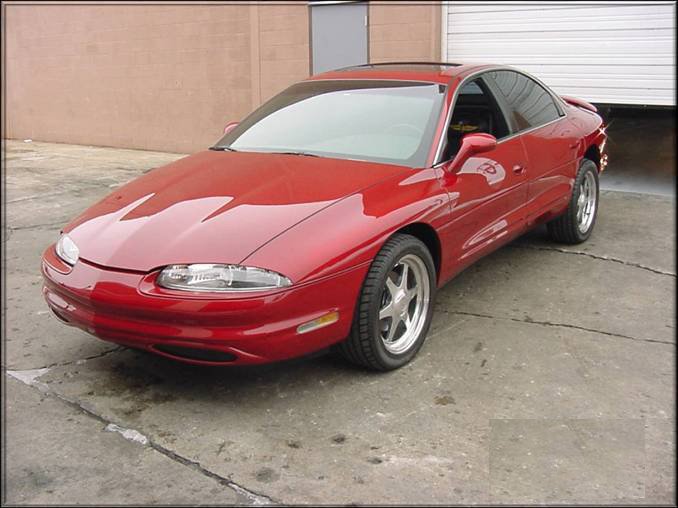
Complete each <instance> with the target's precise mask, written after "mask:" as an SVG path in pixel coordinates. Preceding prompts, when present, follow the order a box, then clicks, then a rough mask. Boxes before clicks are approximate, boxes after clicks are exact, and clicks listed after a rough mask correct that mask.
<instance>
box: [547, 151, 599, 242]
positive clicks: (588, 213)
mask: <svg viewBox="0 0 678 508" xmlns="http://www.w3.org/2000/svg"><path fill="white" fill-rule="evenodd" d="M598 197H599V190H598V168H597V167H596V165H595V163H594V162H593V161H591V160H589V159H584V160H582V163H581V165H580V166H579V172H578V173H577V177H576V178H575V181H574V188H573V189H572V197H571V198H570V204H569V206H568V207H567V211H566V212H565V213H564V214H563V215H561V216H560V217H558V218H557V219H554V220H552V221H551V222H549V223H548V224H547V227H548V231H549V233H550V235H551V237H552V238H553V239H554V240H556V241H558V242H562V243H569V244H576V243H581V242H584V241H586V240H587V239H588V237H589V236H591V231H593V226H594V224H595V222H596V216H597V214H598Z"/></svg>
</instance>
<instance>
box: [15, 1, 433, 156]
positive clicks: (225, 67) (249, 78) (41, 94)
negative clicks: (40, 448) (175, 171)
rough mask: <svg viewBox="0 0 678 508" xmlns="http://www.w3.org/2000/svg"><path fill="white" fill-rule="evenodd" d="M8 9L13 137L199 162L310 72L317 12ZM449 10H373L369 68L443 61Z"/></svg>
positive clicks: (379, 6) (303, 6)
mask: <svg viewBox="0 0 678 508" xmlns="http://www.w3.org/2000/svg"><path fill="white" fill-rule="evenodd" d="M4 10H5V12H4V14H5V15H6V19H5V22H6V37H7V38H6V42H7V48H6V51H7V53H6V56H7V59H6V62H5V63H6V73H7V74H6V87H7V88H6V90H7V95H6V104H5V105H4V106H6V108H5V115H6V126H7V132H6V133H5V136H6V137H8V138H16V139H25V138H31V139H34V140H40V141H55V142H64V143H76V144H88V145H101V146H116V147H125V148H141V149H147V150H163V151H171V152H194V151H197V150H201V149H204V148H205V147H207V146H209V145H210V144H211V143H213V142H214V141H216V140H217V139H219V137H220V135H221V132H222V130H223V126H224V125H225V124H226V122H227V121H230V120H238V119H241V118H242V117H243V116H245V115H246V114H247V113H248V112H249V111H251V110H252V109H253V108H254V107H256V106H257V105H259V104H260V103H261V102H262V101H264V100H266V99H268V98H269V97H270V96H272V95H274V94H275V93H277V92H278V91H280V90H282V89H283V88H285V87H286V86H288V85H289V84H291V83H293V82H295V81H298V80H300V79H303V78H305V77H306V76H308V73H309V70H310V62H309V55H310V48H309V20H308V10H309V8H308V5H307V2H297V3H295V4H292V5H290V4H289V3H288V4H287V5H275V4H271V3H268V4H263V3H262V4H259V5H257V4H251V5H248V4H230V5H228V4H222V5H195V4H194V5H167V4H165V5H161V4H158V5H148V4H147V5H120V4H118V5H115V4H108V5H58V4H52V5H49V4H42V5H35V4H34V5H21V4H4ZM440 10H441V9H440V5H432V4H426V3H422V4H421V5H397V4H396V5H394V4H390V5H389V4H385V3H380V2H379V3H377V2H372V3H370V7H369V21H370V27H369V45H370V60H371V61H372V62H380V61H386V60H438V59H439V55H440Z"/></svg>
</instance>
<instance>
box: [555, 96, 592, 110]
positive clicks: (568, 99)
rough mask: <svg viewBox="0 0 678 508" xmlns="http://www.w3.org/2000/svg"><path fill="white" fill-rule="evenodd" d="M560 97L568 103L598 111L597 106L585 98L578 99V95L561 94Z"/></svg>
mask: <svg viewBox="0 0 678 508" xmlns="http://www.w3.org/2000/svg"><path fill="white" fill-rule="evenodd" d="M560 98H561V99H563V100H564V101H565V102H567V103H568V104H572V105H573V106H577V107H580V108H584V109H588V110H589V111H593V112H594V113H597V112H598V108H597V107H595V106H594V105H593V104H591V103H590V102H586V101H585V100H582V99H577V98H576V97H569V96H567V95H561V96H560Z"/></svg>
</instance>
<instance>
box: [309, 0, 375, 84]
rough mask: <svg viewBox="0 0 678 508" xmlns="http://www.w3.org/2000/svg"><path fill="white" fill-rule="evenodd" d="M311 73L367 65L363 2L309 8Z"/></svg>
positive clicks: (365, 22) (365, 8) (365, 5)
mask: <svg viewBox="0 0 678 508" xmlns="http://www.w3.org/2000/svg"><path fill="white" fill-rule="evenodd" d="M311 48H312V51H313V54H312V62H311V68H312V72H313V74H317V73H319V72H324V71H328V70H331V69H337V68H339V67H347V66H349V65H358V64H364V63H367V3H364V2H343V3H336V4H329V5H328V4H320V5H311Z"/></svg>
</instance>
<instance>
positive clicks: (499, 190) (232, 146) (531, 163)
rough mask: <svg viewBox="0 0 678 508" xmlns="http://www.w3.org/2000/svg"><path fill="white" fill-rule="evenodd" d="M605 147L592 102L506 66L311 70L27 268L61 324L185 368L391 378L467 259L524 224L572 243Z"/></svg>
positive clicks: (119, 197)
mask: <svg viewBox="0 0 678 508" xmlns="http://www.w3.org/2000/svg"><path fill="white" fill-rule="evenodd" d="M605 141H606V135H605V128H604V123H603V121H602V119H601V117H600V116H599V115H598V114H597V113H596V108H595V107H594V106H592V105H591V104H588V103H587V102H585V101H582V100H579V99H574V98H570V97H561V96H558V95H557V94H555V93H554V92H553V91H552V90H550V89H549V88H548V87H546V86H545V85H544V84H543V83H541V82H540V81H538V80H537V79H535V78H533V77H532V76H530V75H528V74H526V73H524V72H521V71H519V70H516V69H513V68H509V67H504V66H495V65H477V64H473V65H471V64H464V65H457V64H438V63H435V64H430V63H389V64H370V65H363V66H356V67H351V68H346V69H340V70H337V71H331V72H327V73H324V74H320V75H317V76H313V77H311V78H309V79H307V80H305V81H302V82H300V83H297V84H295V85H293V86H291V87H289V88H287V89H286V90H285V91H283V92H282V93H280V94H279V95H277V96H275V97H273V98H272V99H271V100H269V101H268V102H266V103H265V104H263V105H262V106H261V107H260V108H258V109H257V110H255V111H254V112H253V113H251V114H250V115H249V116H248V117H247V118H245V119H244V120H243V121H242V122H240V123H238V124H229V125H228V126H227V129H226V133H225V135H224V137H223V138H222V139H221V140H220V141H219V142H218V143H217V144H216V145H214V146H213V147H212V148H211V149H209V150H206V151H203V152H200V153H197V154H195V155H191V156H189V157H186V158H183V159H180V160H178V161H176V162H173V163H171V164H169V165H167V166H164V167H162V168H159V169H156V170H154V171H151V172H150V173H148V174H146V175H144V176H142V177H140V178H138V179H136V180H134V181H132V182H130V183H128V184H127V185H125V186H123V187H121V188H119V189H117V190H116V191H114V192H113V193H112V194H110V195H109V196H108V197H106V198H105V199H103V200H102V201H100V202H99V203H97V204H95V205H94V206H92V207H91V208H89V209H88V210H86V211H85V212H84V213H83V214H82V215H80V216H79V217H78V218H76V219H75V220H74V221H73V222H71V223H70V224H69V225H68V226H67V227H65V228H64V230H63V232H62V235H61V237H60V238H59V240H58V242H57V243H56V244H55V245H52V246H50V247H49V248H48V249H47V250H46V251H45V253H44V255H43V262H42V273H43V275H44V280H45V286H44V296H45V298H46V300H47V303H48V304H49V306H50V308H51V309H52V310H53V311H54V313H55V314H56V315H57V316H58V317H59V318H60V319H61V320H63V321H64V322H66V323H68V324H71V325H74V326H77V327H80V328H82V329H84V330H86V331H88V332H90V333H92V334H94V335H96V336H98V337H100V338H102V339H104V340H108V341H112V342H116V343H119V344H123V345H126V346H130V347H134V348H142V349H146V350H149V351H152V352H155V353H158V354H161V355H164V356H168V357H171V358H174V359H178V360H183V361H187V362H192V363H200V364H210V365H225V364H228V365H242V364H257V363H265V362H271V361H278V360H283V359H286V358H291V357H295V356H300V355H304V354H307V353H311V352H314V351H319V350H322V349H325V348H328V347H330V346H333V347H334V348H336V349H337V350H338V351H340V352H341V353H342V354H343V355H344V356H345V357H346V358H348V359H349V360H351V361H353V362H356V363H358V364H360V365H363V366H366V367H369V368H372V369H378V370H389V369H395V368H397V367H400V366H402V365H404V364H405V363H407V362H408V361H410V360H411V359H412V358H413V357H414V355H415V354H416V353H417V351H418V350H419V348H421V346H422V344H423V342H424V339H425V337H426V333H427V330H428V328H429V324H430V322H431V315H432V313H433V302H434V299H435V295H436V290H437V289H438V288H440V287H441V286H442V285H444V284H445V283H446V282H447V281H449V280H450V279H451V278H452V277H454V276H455V275H456V274H458V273H459V272H460V271H461V270H463V269H464V268H465V267H467V266H468V265H470V264H471V263H473V262H474V261H475V260H477V259H478V258H480V257H481V256H483V255H485V254H487V253H489V252H491V251H492V250H494V249H496V248H497V247H499V246H500V245H502V244H505V243H506V242H509V241H510V240H512V239H514V238H516V237H517V236H518V235H521V234H522V233H524V232H525V231H527V230H528V229H530V228H533V227H535V226H536V225H538V224H540V223H546V224H547V226H548V230H549V231H550V234H551V236H552V237H553V238H554V239H555V240H557V241H560V242H565V243H579V242H583V241H585V240H586V239H587V238H588V237H589V235H590V234H591V230H592V229H593V226H594V223H595V220H596V212H597V208H598V175H599V173H600V172H601V171H603V169H604V168H605V165H606V163H607V156H606V154H605Z"/></svg>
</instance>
